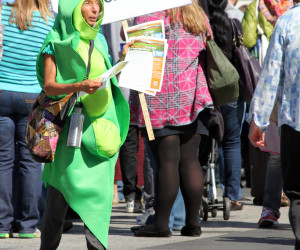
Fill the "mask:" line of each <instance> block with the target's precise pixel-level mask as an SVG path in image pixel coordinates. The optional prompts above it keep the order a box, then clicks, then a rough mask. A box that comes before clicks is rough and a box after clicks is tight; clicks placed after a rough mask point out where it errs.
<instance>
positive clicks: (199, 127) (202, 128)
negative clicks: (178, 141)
mask: <svg viewBox="0 0 300 250" xmlns="http://www.w3.org/2000/svg"><path fill="white" fill-rule="evenodd" d="M208 118H209V111H208V110H206V109H204V110H203V111H201V112H200V113H199V115H198V116H197V118H196V119H195V121H194V122H192V123H190V124H188V125H182V126H166V127H163V128H160V129H153V133H154V136H155V137H161V136H168V135H179V134H200V135H206V136H208V135H209V131H208ZM141 133H142V136H143V137H147V131H146V128H141Z"/></svg>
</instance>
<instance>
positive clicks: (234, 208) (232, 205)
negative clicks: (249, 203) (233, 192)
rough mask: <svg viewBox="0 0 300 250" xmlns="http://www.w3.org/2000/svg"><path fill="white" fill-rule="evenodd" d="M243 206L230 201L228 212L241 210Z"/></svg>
mask: <svg viewBox="0 0 300 250" xmlns="http://www.w3.org/2000/svg"><path fill="white" fill-rule="evenodd" d="M243 206H244V205H243V204H242V203H240V202H238V201H230V211H238V210H243Z"/></svg>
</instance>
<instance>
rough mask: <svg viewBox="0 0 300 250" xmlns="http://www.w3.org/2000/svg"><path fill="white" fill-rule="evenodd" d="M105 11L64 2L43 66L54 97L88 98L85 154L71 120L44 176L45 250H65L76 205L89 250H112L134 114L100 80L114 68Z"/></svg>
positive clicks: (98, 3)
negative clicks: (118, 175)
mask: <svg viewBox="0 0 300 250" xmlns="http://www.w3.org/2000/svg"><path fill="white" fill-rule="evenodd" d="M103 7H104V5H103V1H102V0H61V1H60V2H59V12H58V15H57V17H56V20H55V24H54V26H53V29H52V30H51V31H50V33H49V34H48V36H47V37H46V39H45V42H44V44H43V46H42V48H41V51H40V53H39V55H38V58H37V76H38V80H39V82H40V84H41V86H42V88H43V89H44V91H45V93H46V94H47V95H48V96H50V97H51V98H53V99H59V98H62V97H63V96H65V95H66V94H69V93H72V92H85V93H87V94H84V95H83V96H81V97H80V98H79V100H78V101H79V102H81V103H82V106H83V108H82V113H83V114H84V116H85V119H84V124H83V133H82V142H81V148H72V147H67V146H66V144H67V135H68V130H69V123H70V116H71V114H69V117H68V120H67V122H66V124H65V126H64V128H63V131H62V133H61V135H60V138H59V141H58V143H57V148H56V153H55V158H54V160H53V162H52V163H48V164H46V165H45V168H44V171H43V175H42V180H43V181H44V182H45V185H46V187H48V196H47V201H46V209H45V214H44V218H43V225H42V235H41V247H40V249H42V250H45V249H51V250H52V249H56V248H57V247H58V245H59V242H60V239H61V234H62V230H63V222H64V218H65V214H66V212H67V208H68V205H69V206H70V207H71V208H72V209H73V210H74V211H75V212H77V213H78V215H79V216H80V217H81V219H82V220H83V222H84V224H85V234H86V240H87V247H88V249H106V248H107V241H108V228H109V221H110V215H111V206H112V198H113V181H114V167H115V164H116V161H117V157H118V151H119V148H120V146H121V145H122V144H123V142H124V140H125V138H126V136H127V131H128V126H129V108H128V104H127V101H126V100H125V98H124V97H123V95H122V93H121V91H120V89H119V87H118V85H117V80H116V78H115V77H114V78H112V79H110V80H109V82H108V84H107V85H106V87H103V86H102V88H101V89H100V90H99V87H100V86H101V85H102V79H99V76H100V75H101V74H102V73H103V72H104V71H106V70H107V69H109V68H111V64H110V60H109V56H108V54H107V44H106V42H105V39H104V37H103V36H102V35H101V34H99V33H98V31H99V29H100V24H101V22H102V19H103V15H104V8H103ZM128 47H129V44H128V45H126V46H125V49H124V51H125V52H124V53H126V52H127V51H128ZM88 66H89V67H88ZM88 68H89V69H90V70H88ZM88 71H89V72H88Z"/></svg>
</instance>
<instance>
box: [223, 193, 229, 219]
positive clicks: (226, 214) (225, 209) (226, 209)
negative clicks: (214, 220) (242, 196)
mask: <svg viewBox="0 0 300 250" xmlns="http://www.w3.org/2000/svg"><path fill="white" fill-rule="evenodd" d="M229 217H230V199H229V198H228V197H225V198H224V200H223V218H224V220H229Z"/></svg>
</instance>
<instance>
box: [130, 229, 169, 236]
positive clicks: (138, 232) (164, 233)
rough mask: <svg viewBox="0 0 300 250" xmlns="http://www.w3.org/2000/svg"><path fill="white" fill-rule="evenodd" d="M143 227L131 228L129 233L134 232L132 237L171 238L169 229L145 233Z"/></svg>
mask: <svg viewBox="0 0 300 250" xmlns="http://www.w3.org/2000/svg"><path fill="white" fill-rule="evenodd" d="M145 229H146V227H145V226H138V227H132V228H131V231H133V232H134V236H137V237H171V236H172V233H171V231H170V229H168V230H165V231H160V232H156V231H146V230H145Z"/></svg>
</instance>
